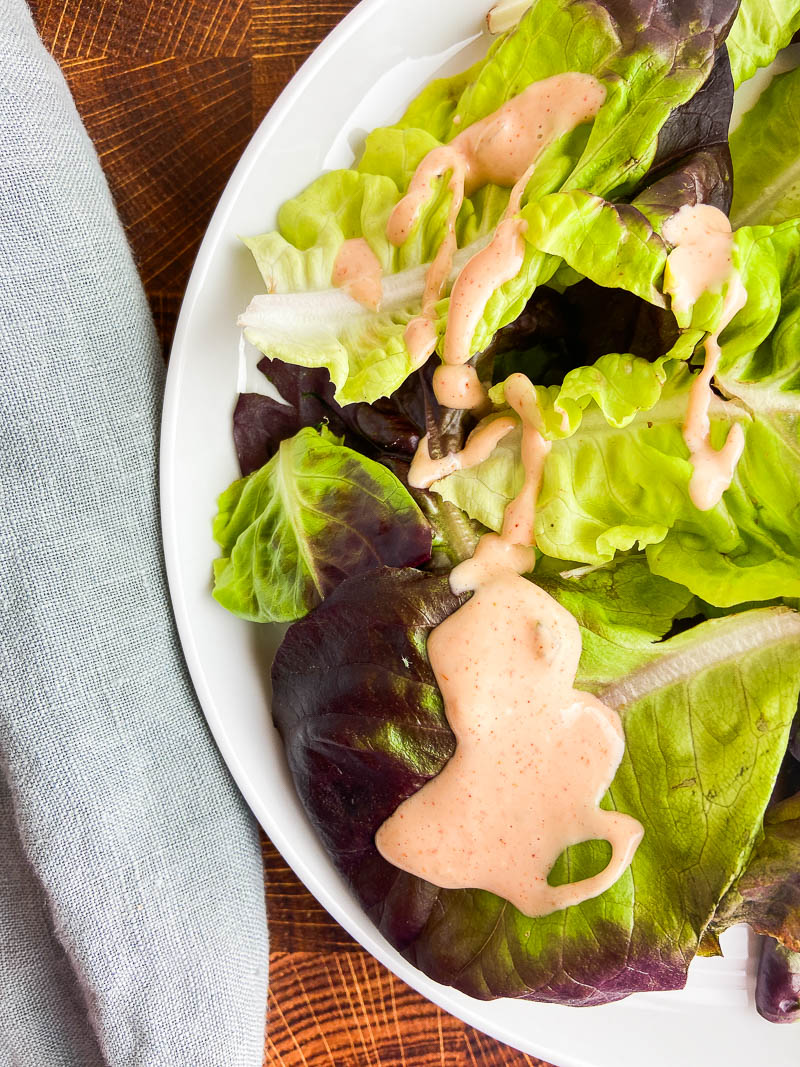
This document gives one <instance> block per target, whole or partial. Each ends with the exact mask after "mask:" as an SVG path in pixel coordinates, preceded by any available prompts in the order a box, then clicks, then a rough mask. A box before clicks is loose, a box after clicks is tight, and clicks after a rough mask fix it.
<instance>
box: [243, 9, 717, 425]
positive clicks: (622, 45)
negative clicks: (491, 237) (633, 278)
mask: <svg viewBox="0 0 800 1067" xmlns="http://www.w3.org/2000/svg"><path fill="white" fill-rule="evenodd" d="M735 6H736V5H735V0H713V2H710V3H700V2H688V0H687V2H685V3H682V4H680V5H673V6H671V7H669V8H666V7H665V6H664V5H663V4H661V3H657V2H656V0H639V2H637V3H636V4H634V5H631V4H629V3H628V2H627V0H603V2H602V3H601V2H599V0H570V2H567V0H535V2H534V3H533V4H532V6H531V9H530V10H529V11H528V13H527V15H526V16H525V17H524V18H523V19H522V21H521V23H520V25H519V26H518V27H517V29H516V30H515V31H514V32H513V33H511V34H509V35H508V36H505V37H503V38H501V39H499V40H498V41H497V42H496V43H495V45H494V46H493V47H492V48H491V49H490V51H489V54H488V56H487V58H486V59H485V60H484V61H482V62H481V63H478V64H476V65H475V67H473V68H472V69H471V70H470V71H468V72H466V73H464V74H460V75H456V76H455V77H454V78H450V79H443V80H440V81H438V82H433V83H432V84H431V85H429V86H428V87H427V88H426V89H425V90H424V91H423V93H422V94H421V95H420V97H419V98H418V100H417V101H415V102H414V103H412V105H411V106H410V107H409V109H408V111H407V113H406V115H405V116H404V118H403V119H402V120H401V121H400V123H398V124H397V125H396V126H395V127H391V128H387V129H382V130H377V131H375V132H374V133H373V134H371V135H370V136H369V137H368V138H367V142H366V146H365V151H364V155H363V158H362V159H361V161H360V163H359V165H358V168H357V169H356V170H351V171H335V172H332V173H330V174H326V175H323V177H322V178H320V179H318V180H317V182H315V183H314V184H313V185H312V186H310V188H309V189H307V190H306V191H305V192H304V193H303V194H301V196H300V197H298V198H297V199H296V200H294V201H290V202H289V203H288V204H287V205H284V208H283V209H282V210H281V213H280V216H279V228H280V230H279V232H278V233H274V234H267V235H264V236H262V237H257V238H253V239H251V240H250V241H249V242H248V243H249V245H250V247H251V249H252V250H253V252H254V254H255V256H256V259H257V262H258V265H259V267H260V269H261V272H262V274H263V276H264V279H265V282H266V284H267V287H268V294H267V295H265V296H261V297H257V298H256V299H255V300H254V301H253V302H252V303H251V305H250V307H249V308H248V309H247V311H246V312H245V314H244V315H243V316H242V317H241V319H240V321H241V323H242V324H243V325H244V326H245V329H246V337H247V339H248V340H249V341H250V342H251V343H252V344H254V345H256V346H257V347H258V348H260V349H261V350H262V351H264V352H265V353H266V354H267V355H269V356H271V357H276V358H279V359H282V360H284V361H286V362H291V363H297V364H299V365H302V366H306V367H327V369H328V370H329V372H330V376H331V381H332V382H333V384H334V386H335V390H336V394H335V395H336V400H337V401H338V402H339V403H341V404H349V403H353V402H358V401H367V402H371V401H373V400H375V399H377V398H378V397H380V396H386V395H388V394H390V393H391V392H393V391H394V390H395V389H396V388H397V387H398V386H399V385H400V383H401V382H402V381H403V380H404V379H405V378H406V377H407V376H408V374H409V373H410V371H411V369H412V365H411V360H410V356H409V353H408V351H407V349H406V346H405V342H404V339H403V334H404V331H405V327H406V325H407V323H408V321H409V320H410V318H411V317H413V315H414V314H415V313H417V312H418V311H419V309H420V306H421V297H422V289H423V282H424V264H426V263H427V262H429V261H430V260H431V259H432V257H433V254H434V251H435V249H436V248H437V246H438V244H439V243H440V241H441V239H442V236H443V232H444V226H445V220H446V216H447V208H448V204H449V192H448V191H447V188H446V186H444V185H443V184H442V183H440V187H439V188H437V189H436V190H435V191H434V192H433V194H432V196H431V198H430V200H429V202H428V203H427V204H426V205H425V207H424V209H423V211H422V213H421V217H420V220H419V223H418V225H417V226H416V227H415V229H414V231H413V232H412V234H411V235H410V237H409V239H408V240H407V241H406V243H405V244H404V245H403V246H402V247H401V248H399V249H394V248H392V247H391V246H390V245H389V244H388V242H387V240H386V236H385V225H386V221H387V219H388V216H389V213H390V212H391V210H392V207H393V206H394V204H395V203H396V202H397V200H398V199H399V197H400V196H401V195H402V193H403V192H404V191H405V189H406V188H407V185H408V182H409V181H410V178H411V175H412V174H413V171H414V168H415V167H416V166H417V164H418V163H419V161H420V160H421V159H422V158H423V156H424V155H425V154H426V153H427V152H428V151H429V150H430V149H431V148H433V147H435V146H436V145H437V144H440V143H444V142H446V141H448V140H450V139H452V137H453V136H455V134H456V133H458V131H459V129H463V128H465V126H467V125H468V124H470V123H471V122H473V121H474V120H476V119H478V118H482V117H484V116H485V115H487V114H489V113H490V112H492V111H494V110H495V109H497V108H498V107H500V106H501V105H502V104H503V103H504V102H505V101H506V100H508V99H509V98H510V97H511V96H513V95H515V94H516V93H518V92H520V91H521V90H522V89H523V88H525V87H526V86H527V85H529V84H530V83H531V82H533V81H536V80H539V79H543V78H546V77H549V76H551V75H553V74H556V73H562V72H566V71H581V72H584V73H593V74H595V75H597V76H598V77H600V78H601V79H602V80H603V81H604V83H605V85H606V88H607V93H608V95H607V99H606V102H605V104H604V106H603V107H602V108H601V110H600V112H599V114H598V116H597V118H596V120H595V122H594V124H593V125H592V127H591V129H589V127H579V128H578V129H576V130H574V131H573V132H572V133H570V134H568V135H566V136H565V137H563V138H561V139H560V140H559V141H557V142H556V143H555V144H553V145H550V146H549V147H548V148H547V149H546V150H545V151H544V152H543V153H542V157H541V159H540V160H539V163H538V166H537V170H536V172H535V174H534V177H533V179H532V181H531V183H530V184H529V187H528V190H527V197H528V200H529V201H532V200H534V199H536V198H540V197H542V196H545V195H547V194H548V193H551V192H554V191H556V190H558V189H560V188H566V189H578V188H585V189H589V190H591V191H592V192H593V193H595V194H596V195H598V196H603V197H607V196H609V195H611V194H613V195H614V196H622V195H627V194H628V193H631V192H633V191H634V190H635V189H636V188H637V186H638V184H639V183H640V182H641V180H642V178H643V176H644V175H645V174H646V173H647V171H648V168H649V167H650V165H651V163H652V162H653V160H654V158H655V157H656V152H657V148H658V138H659V132H660V130H661V128H662V127H663V126H664V124H665V123H666V121H667V120H668V119H669V117H670V115H671V114H672V113H673V112H674V111H675V110H676V109H677V108H680V106H681V105H682V104H684V103H686V102H687V101H688V100H690V99H691V98H692V96H693V95H694V94H695V93H696V92H697V91H698V90H699V89H701V87H702V86H703V84H704V83H705V82H706V80H707V78H708V76H709V73H710V71H711V70H712V67H713V63H714V53H715V50H716V48H717V47H718V45H719V44H720V43H721V41H722V40H723V39H724V36H725V34H726V32H727V28H728V25H729V23H730V21H731V19H732V17H733V13H734V11H735ZM456 119H458V120H459V121H458V122H456ZM682 136H683V134H682ZM508 195H509V191H508V190H507V189H501V188H499V187H497V186H493V185H489V186H487V187H485V188H484V189H482V190H480V191H479V192H477V193H476V194H475V195H474V196H473V197H471V198H468V199H467V200H466V201H465V203H464V206H463V208H462V210H461V213H460V216H459V219H458V223H457V235H458V239H459V245H460V247H461V248H462V252H461V253H460V256H461V258H460V260H459V264H458V265H460V264H461V263H463V262H464V261H465V260H466V258H468V257H469V255H470V254H471V253H472V252H474V251H475V250H476V249H477V248H478V247H480V242H482V241H485V240H486V238H487V235H488V234H489V233H490V232H491V231H492V229H493V228H494V226H495V225H496V224H497V222H498V220H499V218H500V216H501V214H502V212H503V210H504V209H505V207H506V205H507V202H508ZM362 236H363V237H365V238H366V239H367V241H368V243H369V244H370V247H371V248H372V249H373V251H374V252H375V254H376V256H377V257H378V259H379V260H380V262H381V263H382V265H383V267H384V270H385V272H387V273H386V274H385V278H384V282H385V285H384V302H383V304H382V306H381V309H380V311H378V312H370V311H368V310H366V309H364V308H362V307H361V306H360V305H358V304H356V302H355V301H353V300H352V299H351V298H350V297H349V296H347V295H346V294H345V293H342V292H339V291H337V290H331V289H329V288H328V287H329V285H330V277H331V269H332V266H333V261H334V257H335V255H336V252H337V251H338V248H339V247H340V246H341V243H342V242H343V241H344V240H346V239H348V238H351V237H362ZM557 267H558V261H557V260H554V259H553V258H552V257H551V256H549V255H546V254H543V253H542V252H540V251H538V250H536V249H534V248H533V247H532V246H530V245H529V246H528V251H527V254H526V257H525V262H524V263H523V266H522V268H521V270H520V272H519V274H518V275H517V277H516V278H514V279H513V280H511V281H510V282H508V283H506V284H505V285H504V286H502V287H501V288H500V289H499V290H498V291H497V292H496V293H495V294H494V296H493V297H492V299H491V300H490V301H489V304H488V305H487V308H486V312H485V314H484V316H483V318H482V319H481V321H480V323H479V324H478V326H477V329H476V331H475V335H474V337H473V341H472V346H471V350H472V352H473V353H475V352H478V351H480V350H481V349H482V348H485V347H486V345H487V344H488V343H489V341H490V340H491V338H492V336H493V335H494V333H495V332H496V331H497V330H498V329H500V328H502V327H503V326H505V325H506V324H508V323H510V322H512V321H513V320H514V319H516V317H517V316H518V315H519V314H520V312H521V311H522V310H523V308H524V306H525V303H526V301H527V300H528V298H529V297H530V295H531V293H532V292H533V290H534V289H535V287H536V286H537V285H540V284H542V283H544V282H546V281H547V280H548V279H549V278H550V277H551V276H552V274H553V272H554V271H555V270H556V268H557ZM447 308H448V298H447V297H445V298H444V299H443V300H442V301H440V303H439V305H438V306H437V314H438V326H437V329H438V331H439V334H440V336H441V334H442V333H443V332H444V325H445V319H446V315H447Z"/></svg>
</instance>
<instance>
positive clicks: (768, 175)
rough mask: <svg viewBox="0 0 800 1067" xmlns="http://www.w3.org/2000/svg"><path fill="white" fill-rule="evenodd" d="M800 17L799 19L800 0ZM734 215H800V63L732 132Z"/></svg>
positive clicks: (779, 218) (748, 220) (755, 220)
mask: <svg viewBox="0 0 800 1067" xmlns="http://www.w3.org/2000/svg"><path fill="white" fill-rule="evenodd" d="M797 8H798V19H799V20H800V4H798V5H797ZM730 143H731V156H732V157H733V165H734V167H735V169H736V185H735V187H734V195H733V207H732V209H731V220H732V221H733V223H734V225H736V226H754V225H757V224H760V223H779V222H784V221H785V220H786V219H789V218H792V217H794V216H796V215H800V67H798V68H796V69H795V70H790V71H787V72H786V73H785V74H778V75H777V76H776V77H775V78H773V79H772V81H771V82H770V84H769V85H768V86H767V88H766V89H765V90H764V92H763V93H762V94H761V96H760V97H759V98H758V101H757V102H756V104H755V106H754V107H753V108H752V109H751V110H750V111H748V112H747V113H746V114H745V115H744V117H743V118H742V121H741V123H740V124H739V126H738V127H737V128H736V129H735V130H734V131H733V133H732V134H731V142H730Z"/></svg>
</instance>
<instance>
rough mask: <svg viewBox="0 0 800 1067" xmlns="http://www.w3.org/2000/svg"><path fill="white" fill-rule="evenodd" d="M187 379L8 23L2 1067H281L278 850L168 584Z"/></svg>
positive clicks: (35, 57) (17, 26) (62, 112)
mask: <svg viewBox="0 0 800 1067" xmlns="http://www.w3.org/2000/svg"><path fill="white" fill-rule="evenodd" d="M162 384H163V367H162V361H161V357H160V355H159V352H158V346H157V342H156V338H155V334H154V331H153V325H152V321H151V318H150V315H149V312H148V309H147V305H146V303H145V298H144V294H143V292H142V288H141V285H140V283H139V280H138V278H137V275H136V272H135V269H134V266H133V263H132V260H131V256H130V253H129V251H128V248H127V246H126V244H125V239H124V236H123V234H122V231H121V228H120V225H119V222H118V220H117V217H116V214H115V212H114V208H113V205H112V202H111V198H110V196H109V193H108V189H107V187H106V184H105V181H104V178H103V175H102V172H101V170H100V167H99V164H98V161H97V158H96V155H95V153H94V150H93V148H92V146H91V143H90V141H89V139H88V138H87V136H86V133H85V132H84V130H83V128H82V126H81V123H80V120H79V118H78V115H77V113H76V111H75V108H74V106H73V103H72V100H71V99H70V96H69V93H68V90H67V88H66V86H65V84H64V81H63V79H62V77H61V75H60V73H59V71H58V68H57V67H56V65H55V64H54V63H53V61H52V60H51V59H50V58H49V57H48V56H47V54H46V53H45V51H44V49H43V48H42V45H41V43H40V42H39V39H38V37H37V36H36V32H35V29H34V26H33V24H32V21H31V18H30V15H29V13H28V10H27V7H26V5H25V3H24V2H23V0H0V600H1V602H2V613H1V615H0V1064H2V1065H3V1067H6V1065H8V1067H11V1065H14V1067H61V1065H73V1064H74V1065H80V1067H94V1065H95V1064H104V1065H105V1064H114V1065H117V1064H125V1065H134V1064H136V1065H139V1064H147V1065H153V1067H173V1065H183V1064H187V1065H189V1064H191V1065H192V1067H199V1065H205V1064H209V1065H212V1064H213V1065H215V1067H236V1065H239V1064H241V1065H248V1064H259V1063H261V1054H262V1048H263V1028H264V1010H265V1003H266V973H267V938H266V929H265V916H264V897H263V883H262V871H261V864H260V859H259V851H258V843H257V836H256V828H255V825H254V823H253V820H252V818H251V817H250V815H249V813H248V812H247V810H246V808H245V806H244V804H243V802H242V800H241V798H240V797H239V794H238V793H237V791H236V789H235V787H234V785H233V784H232V782H231V780H230V778H229V777H228V774H227V772H226V770H225V768H224V766H223V765H222V762H221V760H220V757H219V755H218V753H217V751H216V749H215V748H214V745H213V743H212V741H211V738H210V736H209V734H208V732H207V729H206V726H205V723H204V721H203V719H202V716H201V713H200V710H199V708H198V706H197V703H196V700H195V697H194V694H193V692H192V689H191V686H190V683H189V680H188V678H187V674H186V669H185V666H184V664H183V660H182V657H181V652H180V648H179V645H178V642H177V639H176V635H175V629H174V625H173V621H172V617H171V614H170V606H169V600H168V597H167V590H166V586H165V581H164V573H163V566H162V559H161V548H160V537H159V527H158V510H157V507H158V501H157V470H156V468H157V455H156V448H157V436H158V422H159V415H160V401H161V391H162Z"/></svg>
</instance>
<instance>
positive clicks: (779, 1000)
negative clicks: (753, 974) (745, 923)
mask: <svg viewBox="0 0 800 1067" xmlns="http://www.w3.org/2000/svg"><path fill="white" fill-rule="evenodd" d="M756 1009H757V1011H758V1014H759V1015H761V1016H762V1018H764V1019H766V1020H767V1022H770V1023H796V1022H798V1021H799V1020H800V952H792V950H791V949H788V948H786V947H785V946H784V945H781V944H780V942H778V941H774V940H773V939H772V938H771V937H767V938H765V939H764V943H763V945H762V947H761V959H760V961H759V965H758V977H757V979H756Z"/></svg>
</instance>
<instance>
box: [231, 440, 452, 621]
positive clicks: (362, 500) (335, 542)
mask: <svg viewBox="0 0 800 1067" xmlns="http://www.w3.org/2000/svg"><path fill="white" fill-rule="evenodd" d="M218 508H219V510H218V513H217V516H216V518H215V520H214V538H215V539H216V541H217V543H218V544H219V546H220V549H221V550H222V555H221V556H220V558H219V559H217V560H215V562H214V596H215V598H216V599H217V600H218V601H219V603H220V604H222V606H223V607H225V608H227V609H228V610H229V611H231V612H233V613H234V614H235V615H239V616H240V617H241V618H243V619H251V620H252V621H254V622H290V621H291V620H293V619H299V618H300V617H301V616H303V615H305V614H306V613H307V612H308V611H310V610H311V608H313V607H314V605H315V604H318V603H319V602H320V600H322V599H323V598H324V597H325V596H327V595H328V594H329V593H330V592H331V591H332V590H333V589H335V588H336V586H337V585H338V584H339V582H341V581H343V580H344V579H345V578H348V577H350V576H352V575H355V574H362V573H364V572H365V571H369V570H373V569H375V568H376V567H382V566H383V565H384V564H390V565H393V566H405V565H409V566H413V565H414V564H417V563H424V562H425V560H427V559H428V558H429V556H430V553H431V529H430V526H429V525H428V523H427V522H426V520H425V519H424V517H423V515H422V513H421V512H420V510H419V508H418V507H417V505H416V504H415V503H414V501H413V499H412V498H411V496H410V495H409V493H408V491H407V490H406V489H405V488H404V486H403V485H402V483H401V482H400V481H399V480H398V479H397V478H396V477H395V476H394V475H393V474H392V473H391V472H390V471H388V470H387V469H386V468H385V467H384V466H382V465H381V464H379V463H376V462H375V461H374V460H371V459H367V458H366V457H365V456H362V455H359V453H358V452H354V451H353V450H352V449H350V448H346V447H344V446H343V445H342V444H340V443H339V440H338V439H337V438H336V437H334V436H333V435H332V434H331V433H330V432H329V431H327V430H326V429H325V428H324V427H323V429H322V431H321V432H319V433H318V432H317V431H316V430H314V429H311V428H306V429H303V430H300V432H299V433H297V434H295V436H294V437H292V438H289V439H288V440H285V441H282V442H281V444H280V446H279V448H278V451H277V453H276V454H275V455H274V456H273V458H272V459H271V460H270V461H269V462H268V463H267V464H266V465H265V466H264V467H262V468H261V469H260V470H257V471H255V472H253V473H252V474H250V475H248V476H247V477H246V478H241V479H240V480H239V481H236V482H234V483H233V485H231V486H230V487H229V488H228V489H227V490H226V491H225V492H224V493H223V494H222V495H221V497H220V498H219V504H218Z"/></svg>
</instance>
